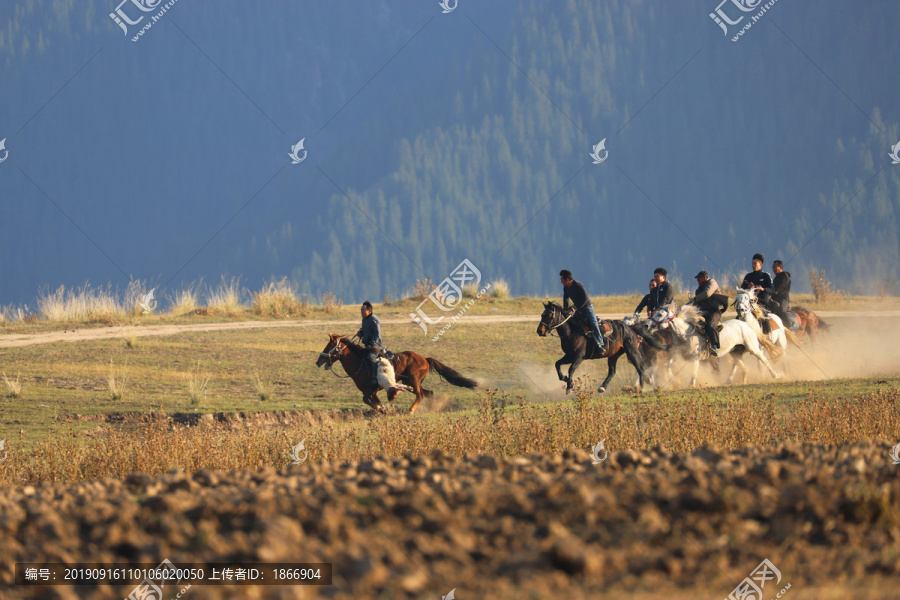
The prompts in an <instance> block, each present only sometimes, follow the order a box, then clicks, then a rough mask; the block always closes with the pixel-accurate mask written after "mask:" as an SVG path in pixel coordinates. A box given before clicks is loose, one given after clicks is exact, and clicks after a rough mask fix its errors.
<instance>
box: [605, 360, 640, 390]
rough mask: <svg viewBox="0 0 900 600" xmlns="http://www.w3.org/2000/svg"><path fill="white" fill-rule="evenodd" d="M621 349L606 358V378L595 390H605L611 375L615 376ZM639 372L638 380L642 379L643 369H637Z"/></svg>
mask: <svg viewBox="0 0 900 600" xmlns="http://www.w3.org/2000/svg"><path fill="white" fill-rule="evenodd" d="M622 352H623V350H619V351H618V352H616V353H615V354H613V355H612V356H610V357H609V358H608V359H606V365H607V371H606V379H604V380H603V383H601V384H600V387H598V388H597V391H598V392H600V393H601V394H602V393H603V392H605V391H606V386H607V385H609V382H610V381H611V380H612V378H613V377H615V376H616V363H617V362H619V357H620V356H622ZM638 372H639V373H640V380H641V381H643V379H644V374H643V370H641V371H638Z"/></svg>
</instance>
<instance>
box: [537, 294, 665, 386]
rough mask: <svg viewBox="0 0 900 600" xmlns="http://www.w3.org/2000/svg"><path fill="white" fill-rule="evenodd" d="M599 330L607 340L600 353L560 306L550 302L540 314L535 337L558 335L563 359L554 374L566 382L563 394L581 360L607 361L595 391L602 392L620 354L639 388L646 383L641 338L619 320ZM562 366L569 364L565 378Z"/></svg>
mask: <svg viewBox="0 0 900 600" xmlns="http://www.w3.org/2000/svg"><path fill="white" fill-rule="evenodd" d="M600 329H601V330H602V331H603V335H604V336H605V337H606V348H605V349H604V351H603V352H600V350H599V348H597V342H595V341H594V339H593V337H590V338H589V337H586V336H585V332H584V327H583V325H582V324H581V323H580V322H579V321H578V320H577V319H572V315H571V314H569V315H566V313H565V312H564V311H563V309H562V307H561V306H560V305H558V304H555V303H553V302H547V303H545V304H544V312H543V313H541V323H540V325H538V328H537V334H538V335H539V336H541V337H544V336H546V335H548V334H549V333H550V332H551V331H554V330H556V332H557V333H558V334H559V343H560V345H561V346H562V351H563V352H565V356H563V357H562V358H561V359H559V360H558V361H556V374H557V375H558V376H559V380H560V381H565V382H566V392H567V393H568V392H569V391H570V390H571V389H572V375H573V374H574V373H575V370H576V369H577V368H578V366H579V365H580V364H581V361H583V360H595V359H598V358H606V359H608V360H607V366H608V367H609V372H608V373H607V374H606V379H605V380H604V381H603V383H602V384H601V385H600V387H599V388H597V391H598V392H600V393H603V392H605V391H606V386H607V385H609V382H610V380H611V379H612V378H613V377H614V376H615V374H616V363H617V362H618V361H619V357H620V356H622V354H625V356H626V357H628V362H630V363H631V364H632V365H634V368H635V369H636V370H637V372H638V375H639V376H640V386H639V387H641V388H642V387H643V385H644V380H645V375H644V361H643V360H642V359H641V353H640V351H639V349H638V346H639V345H640V342H641V338H640V337H639V336H638V334H637V332H636V331H635V330H634V329H633V328H632V327H630V326H628V325H626V324H625V323H623V322H622V321H606V320H604V321H601V322H600ZM644 341H645V342H646V343H647V344H649V345H651V346H653V347H655V348H656V349H658V350H665V349H666V347H665V346H663V345H660V344H659V343H658V342H656V341H655V340H650V339H645V340H644ZM562 365H571V366H570V367H569V375H568V376H564V375H563V374H562V371H561V370H560V367H561V366H562Z"/></svg>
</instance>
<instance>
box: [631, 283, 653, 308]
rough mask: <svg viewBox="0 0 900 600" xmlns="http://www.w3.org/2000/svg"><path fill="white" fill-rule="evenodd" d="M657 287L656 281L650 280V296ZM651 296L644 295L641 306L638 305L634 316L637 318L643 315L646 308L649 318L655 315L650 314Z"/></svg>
mask: <svg viewBox="0 0 900 600" xmlns="http://www.w3.org/2000/svg"><path fill="white" fill-rule="evenodd" d="M655 287H656V280H655V279H651V280H650V294H652V293H653V288H655ZM650 294H644V297H643V298H641V302H640V304H638V305H637V308H636V309H634V316H635V317H637V316H639V315H640V314H641V309H644V308H646V309H647V316H648V317H649V316H650V315H652V314H653V313H652V312H650Z"/></svg>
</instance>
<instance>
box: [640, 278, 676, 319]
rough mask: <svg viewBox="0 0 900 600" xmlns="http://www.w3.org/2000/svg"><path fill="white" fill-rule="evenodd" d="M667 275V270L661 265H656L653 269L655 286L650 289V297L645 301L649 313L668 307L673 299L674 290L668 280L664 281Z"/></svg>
mask: <svg viewBox="0 0 900 600" xmlns="http://www.w3.org/2000/svg"><path fill="white" fill-rule="evenodd" d="M668 276H669V272H668V271H666V270H665V269H663V268H662V267H657V268H656V269H654V271H653V280H654V281H655V282H656V287H655V288H653V289H652V290H650V294H648V295H649V296H650V299H649V301H648V302H647V310H649V311H650V314H651V315H652V314H653V313H655V312H656V311H658V310H662V309H664V308H669V305H670V304H672V301H673V300H674V299H675V292H674V290H672V286H671V285H669V282H668V281H666V277H668Z"/></svg>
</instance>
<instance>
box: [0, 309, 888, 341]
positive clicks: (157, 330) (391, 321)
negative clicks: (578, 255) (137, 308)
mask: <svg viewBox="0 0 900 600" xmlns="http://www.w3.org/2000/svg"><path fill="white" fill-rule="evenodd" d="M818 315H819V316H820V317H822V318H823V319H827V318H834V317H869V318H874V317H880V318H884V317H888V318H898V317H900V311H896V310H894V311H866V312H851V311H823V312H820V313H818ZM598 316H599V317H600V318H601V319H621V318H622V316H623V315H622V314H621V313H609V314H606V313H601V314H600V315H598ZM537 321H538V315H516V316H510V315H486V316H475V315H472V316H467V317H465V322H466V323H524V322H532V323H535V324H536V323H537ZM381 322H382V323H383V324H386V325H403V324H411V323H412V321H411V320H410V319H409V318H404V317H394V318H384V319H381ZM319 326H334V327H339V326H340V327H347V326H349V327H358V326H359V320H358V319H356V320H353V321H326V320H304V321H232V322H225V323H183V324H179V325H139V326H136V327H132V326H129V325H117V326H115V327H100V328H87V329H71V330H69V329H67V330H64V331H48V332H45V333H8V334H4V335H0V348H16V347H21V346H33V345H35V344H55V343H57V342H84V341H89V340H105V339H119V338H123V337H125V336H126V335H129V336H130V335H134V336H137V337H145V336H160V335H177V334H179V333H188V332H197V331H224V330H229V329H271V328H279V327H319Z"/></svg>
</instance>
